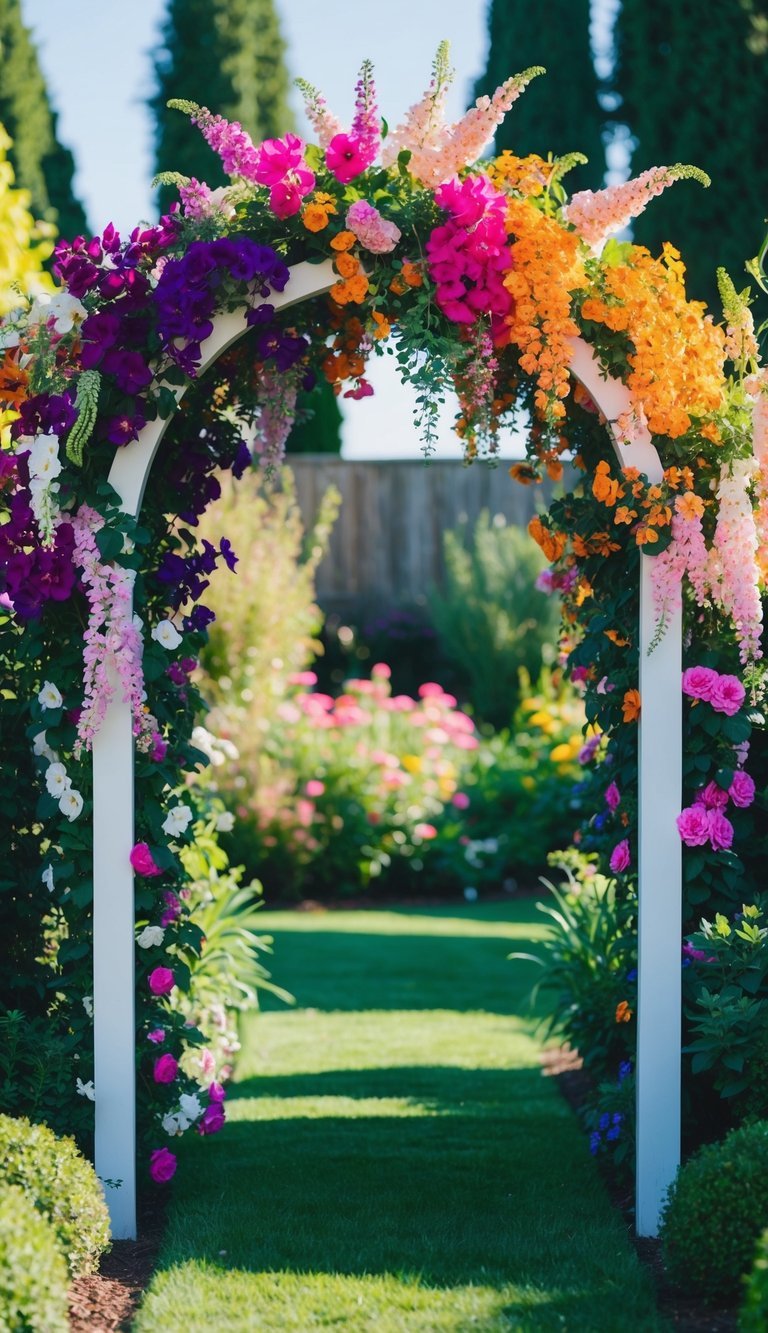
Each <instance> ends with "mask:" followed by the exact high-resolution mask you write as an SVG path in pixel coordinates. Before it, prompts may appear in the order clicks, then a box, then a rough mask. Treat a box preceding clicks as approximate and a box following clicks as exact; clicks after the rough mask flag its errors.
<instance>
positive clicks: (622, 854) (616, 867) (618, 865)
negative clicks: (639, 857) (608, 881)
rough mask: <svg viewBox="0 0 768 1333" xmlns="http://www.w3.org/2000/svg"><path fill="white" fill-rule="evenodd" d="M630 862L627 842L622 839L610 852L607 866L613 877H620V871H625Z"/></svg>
mask: <svg viewBox="0 0 768 1333" xmlns="http://www.w3.org/2000/svg"><path fill="white" fill-rule="evenodd" d="M630 860H631V857H630V853H629V840H628V839H627V838H622V840H621V842H617V843H616V846H615V847H614V849H613V851H612V852H611V859H610V862H609V865H610V868H611V870H612V871H613V873H614V875H620V874H621V873H622V871H624V870H626V869H627V868H628V866H629V863H630Z"/></svg>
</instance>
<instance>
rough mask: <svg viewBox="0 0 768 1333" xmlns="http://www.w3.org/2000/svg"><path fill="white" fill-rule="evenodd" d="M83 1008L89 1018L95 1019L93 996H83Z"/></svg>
mask: <svg viewBox="0 0 768 1333" xmlns="http://www.w3.org/2000/svg"><path fill="white" fill-rule="evenodd" d="M83 1008H84V1010H85V1012H86V1014H87V1015H88V1017H89V1018H93V996H92V995H84V996H83Z"/></svg>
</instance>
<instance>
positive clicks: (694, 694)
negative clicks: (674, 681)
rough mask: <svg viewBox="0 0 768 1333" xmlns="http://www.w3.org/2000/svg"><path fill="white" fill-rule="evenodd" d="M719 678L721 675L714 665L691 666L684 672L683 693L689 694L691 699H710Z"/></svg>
mask: <svg viewBox="0 0 768 1333" xmlns="http://www.w3.org/2000/svg"><path fill="white" fill-rule="evenodd" d="M717 680H719V675H718V673H717V671H713V670H712V667H704V666H695V667H689V668H688V670H687V671H684V672H683V694H687V695H689V696H690V698H691V699H706V700H709V699H710V698H711V697H712V688H713V686H714V684H715V682H716V681H717Z"/></svg>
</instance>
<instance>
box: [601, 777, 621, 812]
mask: <svg viewBox="0 0 768 1333" xmlns="http://www.w3.org/2000/svg"><path fill="white" fill-rule="evenodd" d="M605 804H606V805H607V806H608V809H609V810H610V811H611V812H613V811H614V810H618V808H619V806H620V805H621V792H620V791H619V789H618V787H617V786H616V783H615V782H611V783H610V784H609V785H608V786H607V787H606V789H605Z"/></svg>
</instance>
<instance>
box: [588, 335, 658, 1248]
mask: <svg viewBox="0 0 768 1333" xmlns="http://www.w3.org/2000/svg"><path fill="white" fill-rule="evenodd" d="M572 346H573V357H572V360H571V370H572V371H573V373H574V375H575V376H576V378H577V379H578V380H580V381H581V383H582V384H583V385H584V387H585V388H586V390H587V391H588V393H589V394H590V395H591V397H592V398H593V400H594V402H595V403H596V404H597V406H598V407H599V408H600V410H601V412H602V413H603V415H604V416H605V418H606V420H607V421H608V423H609V426H610V425H612V423H614V422H615V421H616V419H617V417H618V416H619V415H620V413H622V412H627V411H628V410H630V407H631V402H630V398H629V392H628V390H627V389H626V387H625V386H624V385H623V384H621V383H620V381H618V380H613V379H606V377H605V376H604V375H603V373H602V371H601V369H600V366H599V363H598V361H597V359H596V357H595V355H594V353H593V352H592V350H591V348H590V347H588V346H587V344H586V343H585V342H583V341H582V340H581V339H575V340H574V341H573V344H572ZM611 439H612V441H613V445H614V448H615V450H616V454H617V456H618V458H619V461H620V462H621V464H622V466H624V467H637V468H639V469H640V471H641V472H644V473H645V474H646V476H647V477H648V479H649V481H651V482H659V481H661V477H662V471H663V469H662V465H661V460H660V459H659V456H658V454H657V452H656V449H655V448H654V446H653V444H652V442H651V438H650V435H649V434H648V433H647V432H645V434H644V436H643V437H642V438H640V439H639V440H636V441H634V442H633V443H632V444H629V445H623V444H620V443H619V442H618V440H617V438H616V435H615V432H614V430H613V429H611ZM651 575H652V563H651V559H650V558H647V557H644V556H641V558H640V642H639V653H640V680H639V688H640V697H641V702H642V712H641V715H640V723H639V729H640V736H639V741H640V753H639V772H638V792H639V833H638V841H639V846H638V999H637V1169H636V1196H635V1203H636V1219H635V1225H636V1228H637V1232H638V1234H639V1235H641V1236H656V1235H657V1234H658V1230H659V1221H660V1213H661V1208H662V1205H663V1203H664V1197H665V1194H666V1191H667V1189H668V1187H669V1185H670V1184H671V1183H672V1181H673V1180H674V1177H675V1173H676V1171H677V1168H678V1166H679V1164H680V1045H681V988H680V977H681V966H680V938H681V926H682V851H681V846H680V837H679V834H678V832H677V826H676V824H675V817H676V815H677V814H678V813H679V811H680V804H681V799H682V767H683V715H682V706H683V701H682V691H681V687H680V676H681V669H682V612H681V611H678V612H676V613H675V614H674V615H672V616H670V619H669V623H668V625H667V630H666V633H665V635H664V637H663V638H662V640H661V643H659V644H658V645H657V646H656V647H655V648H654V650H653V652H652V653H651V654H650V655H649V652H648V650H649V647H650V645H651V643H652V641H653V637H654V630H655V615H654V608H653V592H652V584H651Z"/></svg>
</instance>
